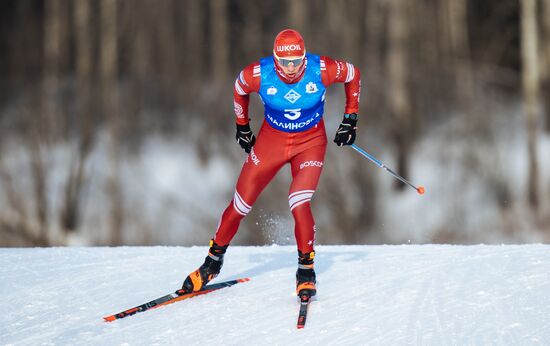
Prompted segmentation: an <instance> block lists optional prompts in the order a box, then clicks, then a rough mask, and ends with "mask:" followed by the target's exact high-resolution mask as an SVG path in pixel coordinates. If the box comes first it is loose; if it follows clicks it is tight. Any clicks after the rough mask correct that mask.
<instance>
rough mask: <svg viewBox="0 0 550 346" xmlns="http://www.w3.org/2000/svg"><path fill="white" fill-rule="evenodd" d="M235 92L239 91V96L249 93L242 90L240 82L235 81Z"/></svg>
mask: <svg viewBox="0 0 550 346" xmlns="http://www.w3.org/2000/svg"><path fill="white" fill-rule="evenodd" d="M235 90H237V93H238V94H239V95H247V93H246V92H245V91H244V90H243V88H241V85H240V84H239V80H238V79H236V80H235Z"/></svg>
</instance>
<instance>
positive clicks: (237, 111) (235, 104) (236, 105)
mask: <svg viewBox="0 0 550 346" xmlns="http://www.w3.org/2000/svg"><path fill="white" fill-rule="evenodd" d="M233 107H234V109H235V114H236V115H237V118H244V114H243V107H242V106H241V105H240V104H239V103H238V102H235V101H233Z"/></svg>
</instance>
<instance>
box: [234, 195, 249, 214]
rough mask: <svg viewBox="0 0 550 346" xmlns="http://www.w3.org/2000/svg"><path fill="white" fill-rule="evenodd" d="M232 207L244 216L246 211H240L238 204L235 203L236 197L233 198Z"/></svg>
mask: <svg viewBox="0 0 550 346" xmlns="http://www.w3.org/2000/svg"><path fill="white" fill-rule="evenodd" d="M233 208H234V209H235V211H236V212H237V213H239V214H241V215H243V216H246V214H247V213H246V212H244V211H241V210H240V209H239V206H238V205H237V200H236V199H233Z"/></svg>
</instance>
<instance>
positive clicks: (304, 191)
mask: <svg viewBox="0 0 550 346" xmlns="http://www.w3.org/2000/svg"><path fill="white" fill-rule="evenodd" d="M314 192H315V190H301V191H296V192H293V193H291V194H290V195H288V198H289V199H290V198H291V197H293V196H295V195H298V194H302V193H311V194H313V193H314Z"/></svg>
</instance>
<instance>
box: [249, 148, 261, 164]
mask: <svg viewBox="0 0 550 346" xmlns="http://www.w3.org/2000/svg"><path fill="white" fill-rule="evenodd" d="M250 158H251V159H252V162H254V164H255V165H256V166H257V165H259V164H260V159H259V158H258V156H256V153H255V152H254V148H252V150H250Z"/></svg>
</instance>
